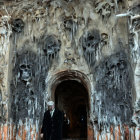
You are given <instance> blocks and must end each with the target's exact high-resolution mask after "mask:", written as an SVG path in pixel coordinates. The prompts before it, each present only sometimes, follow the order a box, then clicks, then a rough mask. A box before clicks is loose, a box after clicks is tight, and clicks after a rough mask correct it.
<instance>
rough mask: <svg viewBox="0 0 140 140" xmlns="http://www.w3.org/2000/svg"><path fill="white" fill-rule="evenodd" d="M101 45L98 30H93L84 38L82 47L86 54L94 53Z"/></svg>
mask: <svg viewBox="0 0 140 140" xmlns="http://www.w3.org/2000/svg"><path fill="white" fill-rule="evenodd" d="M99 43H100V35H99V32H98V31H97V30H93V31H91V32H88V33H87V34H85V35H84V37H83V38H82V47H83V50H84V52H86V53H93V52H94V51H96V49H97V48H98V45H99Z"/></svg>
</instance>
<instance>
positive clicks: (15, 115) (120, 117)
mask: <svg viewBox="0 0 140 140" xmlns="http://www.w3.org/2000/svg"><path fill="white" fill-rule="evenodd" d="M0 8H1V9H0V122H1V124H2V125H1V126H2V127H1V133H2V134H1V136H0V137H3V139H4V136H5V139H6V137H7V136H8V137H10V138H12V137H15V138H17V139H18V138H19V139H31V136H32V137H33V135H34V134H35V135H34V139H35V137H37V136H38V133H39V129H40V123H41V121H42V116H43V112H44V111H45V108H46V102H47V101H48V99H50V98H51V97H52V95H51V89H50V86H51V85H50V82H51V79H52V77H54V76H55V75H57V74H58V73H59V72H62V71H71V70H72V71H80V72H81V73H83V74H84V75H86V76H87V78H88V79H89V81H90V83H89V86H88V87H90V89H89V91H90V93H89V97H90V101H89V102H90V111H89V114H90V116H89V122H90V123H89V124H88V125H90V127H92V130H93V131H94V137H95V138H102V139H104V138H108V139H109V138H110V137H111V139H117V137H120V139H123V138H126V139H127V137H129V136H130V135H129V134H131V139H139V133H140V132H139V130H138V128H139V127H140V123H139V119H140V116H139V112H140V103H139V102H140V41H139V38H140V3H139V2H138V0H133V1H131V0H128V1H123V0H105V1H103V0H95V1H92V0H42V1H39V0H34V1H33V0H28V1H27V0H23V1H21V0H17V1H14V0H11V1H10V0H9V1H8V0H6V1H3V2H1V3H0ZM132 122H133V123H132ZM13 124H14V125H15V126H16V127H15V126H13ZM24 125H25V127H23V128H21V127H22V126H24ZM118 125H119V127H118ZM7 127H8V128H7ZM112 127H113V128H112ZM12 128H13V129H12ZM21 129H22V130H21ZM31 129H32V130H31ZM29 130H30V131H31V133H30V131H29ZM24 132H25V133H24ZM27 132H28V133H27ZM23 133H24V134H23ZM31 134H32V135H31ZM25 135H26V136H25ZM21 137H22V138H21Z"/></svg>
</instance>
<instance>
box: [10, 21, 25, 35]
mask: <svg viewBox="0 0 140 140" xmlns="http://www.w3.org/2000/svg"><path fill="white" fill-rule="evenodd" d="M23 28H24V22H23V20H22V19H15V20H13V21H12V29H13V31H14V32H17V33H20V32H22V30H23Z"/></svg>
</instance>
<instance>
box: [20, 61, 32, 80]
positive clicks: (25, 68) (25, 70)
mask: <svg viewBox="0 0 140 140" xmlns="http://www.w3.org/2000/svg"><path fill="white" fill-rule="evenodd" d="M19 69H20V79H21V80H22V81H25V82H28V81H30V80H31V76H32V70H31V65H29V64H27V63H23V64H21V65H20V67H19Z"/></svg>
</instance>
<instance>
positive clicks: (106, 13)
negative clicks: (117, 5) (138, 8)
mask: <svg viewBox="0 0 140 140" xmlns="http://www.w3.org/2000/svg"><path fill="white" fill-rule="evenodd" d="M113 7H114V3H113V2H112V1H111V0H110V1H102V2H97V3H96V6H95V10H96V12H97V13H100V15H101V16H102V17H103V18H104V17H110V16H111V11H112V8H113Z"/></svg>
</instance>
